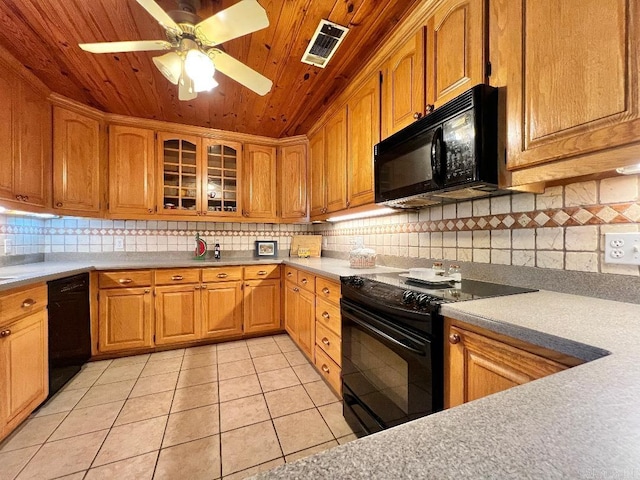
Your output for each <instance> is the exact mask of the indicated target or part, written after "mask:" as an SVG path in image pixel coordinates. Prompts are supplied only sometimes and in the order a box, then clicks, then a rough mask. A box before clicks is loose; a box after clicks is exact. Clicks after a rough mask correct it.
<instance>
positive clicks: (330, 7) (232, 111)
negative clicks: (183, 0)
mask: <svg viewBox="0 0 640 480" xmlns="http://www.w3.org/2000/svg"><path fill="white" fill-rule="evenodd" d="M259 1H260V4H261V5H262V6H263V7H264V8H265V9H266V11H267V15H268V17H269V21H270V26H269V27H268V28H266V29H264V30H261V31H258V32H255V33H253V34H251V35H247V36H244V37H241V38H238V39H235V40H231V41H229V42H227V43H225V44H223V48H224V49H225V51H226V52H227V53H229V54H230V55H232V56H234V57H235V58H237V59H238V60H240V61H242V62H245V63H246V64H248V65H249V66H250V67H251V68H253V69H255V70H257V71H258V72H260V73H262V74H263V75H265V76H266V77H268V78H270V79H271V80H273V82H274V87H273V89H272V90H271V92H270V93H269V94H267V95H266V96H264V97H260V96H258V95H257V94H255V93H253V92H252V91H250V90H248V89H246V88H245V87H242V86H241V85H239V84H237V83H236V82H234V81H232V80H230V79H228V78H227V77H225V76H224V75H222V74H217V75H216V79H217V80H218V82H219V83H220V85H219V86H218V87H217V88H216V89H215V90H213V91H212V92H205V93H201V94H199V95H198V98H196V99H195V100H191V101H187V102H181V101H179V100H178V92H177V87H175V86H174V85H172V84H170V83H169V82H168V81H167V80H166V79H165V78H164V77H163V76H162V74H161V73H160V72H159V71H158V70H157V69H156V68H155V66H154V64H153V62H152V60H151V59H152V58H153V57H154V56H157V55H161V54H162V53H163V52H148V53H147V52H144V53H119V54H105V55H94V54H91V53H87V52H84V51H82V50H81V49H80V48H79V47H78V43H84V42H87V43H89V42H104V41H124V40H155V39H164V38H165V35H164V30H163V29H162V27H160V25H158V24H157V23H156V21H155V20H154V19H153V18H152V17H151V16H149V15H148V14H147V12H146V11H145V10H144V9H143V8H142V7H140V6H139V5H138V3H137V2H136V1H135V0H3V1H1V2H0V44H1V45H3V46H4V47H5V48H7V49H8V50H9V51H10V52H11V53H12V54H13V55H14V56H15V57H16V58H17V59H18V60H19V61H21V62H22V63H23V64H24V65H25V66H26V67H27V68H29V70H31V71H32V72H33V73H34V74H35V75H36V76H37V77H38V78H40V79H41V80H42V81H43V82H44V83H45V84H46V85H47V86H48V87H49V88H51V89H52V90H53V91H54V92H56V93H59V94H62V95H64V96H67V97H69V98H72V99H74V100H77V101H79V102H82V103H84V104H86V105H90V106H93V107H96V108H98V109H100V110H103V111H106V112H109V113H116V114H122V115H131V116H135V117H142V118H150V119H157V120H166V121H170V122H177V123H184V124H189V125H198V126H203V127H211V128H219V129H223V130H229V131H237V132H243V133H252V134H258V135H266V136H270V137H282V136H291V135H296V134H301V133H305V132H306V130H307V129H308V128H309V127H310V126H311V125H312V124H313V120H314V118H315V117H316V116H317V115H318V114H319V113H321V112H322V110H323V108H324V106H326V105H327V103H328V102H329V101H330V100H331V98H333V97H334V96H335V95H336V94H337V93H338V92H339V91H340V90H341V89H342V88H343V87H344V86H345V85H346V84H347V83H348V81H349V79H350V78H352V77H353V76H354V75H355V74H356V73H357V71H358V70H359V69H360V68H361V67H362V65H363V64H364V63H365V62H366V60H367V58H368V57H369V56H370V55H371V54H372V53H373V52H375V50H376V48H377V47H378V46H379V45H380V42H381V41H383V38H384V36H385V34H386V33H388V32H389V31H390V30H391V29H392V28H393V26H394V25H395V24H396V23H397V22H398V21H399V20H400V18H401V17H402V16H403V15H404V14H406V12H407V11H408V10H409V9H410V8H411V7H412V6H413V5H415V4H416V3H418V1H419V0H385V1H379V0H259ZM236 2H237V0H202V2H201V8H200V9H199V10H198V14H199V15H200V17H202V18H206V17H208V16H210V15H213V14H215V13H217V12H218V11H220V10H222V9H224V8H227V7H229V6H231V5H233V4H235V3H236ZM158 3H159V4H160V5H161V6H162V7H163V8H164V9H165V10H166V11H169V10H175V9H177V1H176V0H158ZM323 18H324V19H328V20H330V21H332V22H335V23H338V24H341V25H345V26H348V27H349V28H350V29H351V30H350V32H349V34H348V35H347V36H346V38H345V40H344V42H343V43H342V45H341V46H340V48H339V49H338V51H337V53H336V55H335V56H334V58H333V59H332V60H331V62H330V63H329V66H328V67H327V68H325V69H320V68H317V67H314V66H311V65H306V64H304V63H301V62H300V58H301V57H302V54H303V53H304V51H305V49H306V47H307V44H308V42H309V40H310V39H311V36H312V35H313V33H314V32H315V29H316V27H317V26H318V22H319V21H320V20H321V19H323Z"/></svg>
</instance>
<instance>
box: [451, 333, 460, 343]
mask: <svg viewBox="0 0 640 480" xmlns="http://www.w3.org/2000/svg"><path fill="white" fill-rule="evenodd" d="M449 343H450V344H451V345H455V344H456V343H460V335H458V334H457V333H452V334H451V335H449Z"/></svg>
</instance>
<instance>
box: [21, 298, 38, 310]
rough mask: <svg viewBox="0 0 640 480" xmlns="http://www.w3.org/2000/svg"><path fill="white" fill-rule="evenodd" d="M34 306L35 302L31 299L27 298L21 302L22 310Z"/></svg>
mask: <svg viewBox="0 0 640 480" xmlns="http://www.w3.org/2000/svg"><path fill="white" fill-rule="evenodd" d="M35 304H36V301H35V300H34V299H33V298H27V299H26V300H25V301H24V302H22V308H30V307H33V306H34V305H35Z"/></svg>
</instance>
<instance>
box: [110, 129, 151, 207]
mask: <svg viewBox="0 0 640 480" xmlns="http://www.w3.org/2000/svg"><path fill="white" fill-rule="evenodd" d="M154 175H155V151H154V133H153V131H152V130H146V129H143V128H133V127H122V126H119V125H112V126H111V127H109V212H110V213H112V214H123V213H131V214H138V215H144V214H151V213H154V212H155V208H154V206H155V196H154V195H155V188H154V185H155V178H154ZM131 185H136V188H131Z"/></svg>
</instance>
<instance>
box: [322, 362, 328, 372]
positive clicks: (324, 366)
mask: <svg viewBox="0 0 640 480" xmlns="http://www.w3.org/2000/svg"><path fill="white" fill-rule="evenodd" d="M322 371H323V372H324V373H329V371H330V370H329V367H327V364H326V363H323V364H322Z"/></svg>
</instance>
